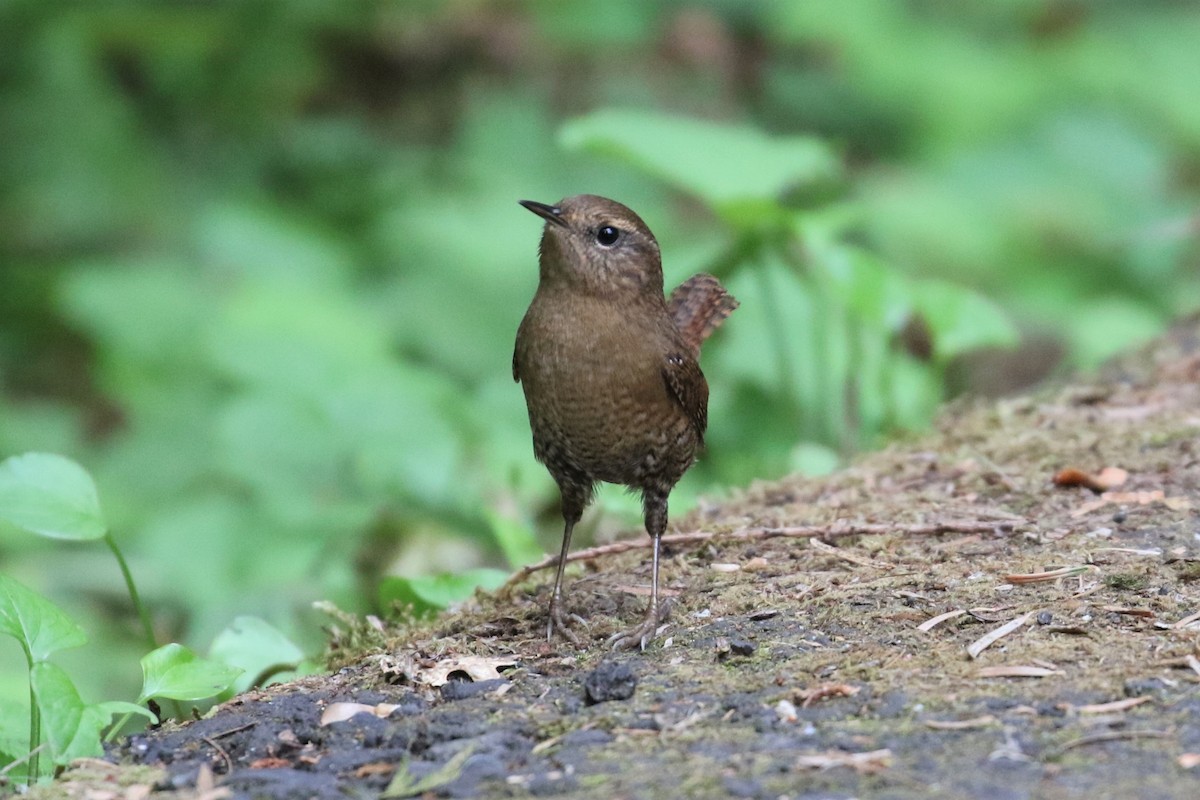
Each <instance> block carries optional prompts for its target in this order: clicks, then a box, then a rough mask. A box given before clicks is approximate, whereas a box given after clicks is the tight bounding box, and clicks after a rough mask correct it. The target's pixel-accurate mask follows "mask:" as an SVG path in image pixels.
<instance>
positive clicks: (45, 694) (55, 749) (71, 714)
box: [29, 661, 111, 764]
mask: <svg viewBox="0 0 1200 800" xmlns="http://www.w3.org/2000/svg"><path fill="white" fill-rule="evenodd" d="M29 681H30V684H31V685H32V687H33V696H34V699H35V700H36V702H37V705H38V709H39V710H40V711H41V715H42V734H43V735H44V736H45V737H46V741H47V742H48V743H49V745H50V753H51V755H52V757H53V759H54V763H55V764H68V763H70V762H71V761H74V760H75V759H77V758H87V757H95V756H99V755H100V754H101V753H102V752H104V751H103V748H101V746H100V731H101V729H103V728H104V726H105V725H107V724H108V721H109V719H110V718H111V715H110V714H108V713H106V712H105V711H104V710H103V709H102V708H100V707H98V706H89V705H87V704H86V703H84V702H83V700H82V699H81V698H80V697H79V691H78V690H77V689H76V688H75V684H74V683H73V682H72V681H71V678H70V677H69V676H68V675H67V673H66V672H64V671H63V670H62V668H61V667H59V666H57V665H55V664H51V663H50V662H48V661H42V662H39V663H37V664H35V665H34V667H33V669H32V670H31V671H30V674H29Z"/></svg>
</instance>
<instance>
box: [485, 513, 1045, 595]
mask: <svg viewBox="0 0 1200 800" xmlns="http://www.w3.org/2000/svg"><path fill="white" fill-rule="evenodd" d="M1026 522H1027V521H1026V520H1024V519H1016V520H998V521H993V522H978V521H970V522H952V521H947V522H932V523H928V524H910V525H883V524H877V523H849V522H834V523H831V524H829V525H797V526H792V527H784V528H765V527H757V528H739V529H738V530H734V531H727V532H720V531H690V532H688V533H669V534H667V535H666V536H663V537H662V544H664V545H668V546H670V545H677V544H697V543H702V542H712V541H732V542H747V541H758V540H765V539H840V538H844V537H847V536H886V535H888V534H898V535H900V536H939V535H941V534H943V533H993V532H996V531H1002V532H1011V531H1012V530H1013V529H1014V528H1016V526H1018V525H1021V524H1025V523H1026ZM650 545H651V540H650V539H649V538H642V539H629V540H626V541H620V542H613V543H612V544H605V545H600V546H598V547H589V548H587V549H586V550H579V551H577V552H574V553H570V554H569V555H568V556H567V562H568V563H569V562H571V561H590V560H592V559H594V558H602V557H604V556H612V555H617V554H618V553H625V552H628V551H630V550H645V549H648V548H649V547H650ZM557 565H558V556H556V555H549V556H546V557H545V558H543V559H542V560H541V561H538V562H535V563H533V564H530V565H529V566H526V567H522V568H521V569H519V570H517V571H516V572H515V573H514V574H513V576H512V577H511V578H509V579H508V582H507V583H505V584H504V586H503V587H501V589H500V591H501V592H502V593H504V592H508V591H511V589H512V587H514V586H516V585H517V584H519V583H521V582H522V581H524V580H525V579H526V578H528V577H529V576H530V575H532V574H533V573H535V572H538V571H539V570H543V569H549V568H550V567H553V566H557Z"/></svg>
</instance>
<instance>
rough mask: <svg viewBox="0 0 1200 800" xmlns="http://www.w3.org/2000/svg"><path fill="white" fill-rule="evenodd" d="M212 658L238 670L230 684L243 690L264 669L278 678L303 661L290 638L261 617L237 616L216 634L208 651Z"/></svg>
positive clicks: (235, 689)
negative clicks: (235, 678) (239, 671)
mask: <svg viewBox="0 0 1200 800" xmlns="http://www.w3.org/2000/svg"><path fill="white" fill-rule="evenodd" d="M208 654H209V657H210V658H212V659H213V660H214V661H218V662H220V663H222V664H227V665H229V666H231V667H235V668H237V669H240V670H241V671H242V673H241V675H239V676H238V678H237V680H236V681H235V682H234V683H233V686H232V687H231V688H232V689H233V690H234V691H235V692H239V691H245V690H246V689H248V688H250V687H251V686H252V685H253V682H254V681H255V680H257V679H259V678H260V677H261V676H262V675H263V674H264V673H265V672H266V671H268V670H270V671H271V672H272V675H271V677H272V678H274V679H275V680H279V676H280V675H282V674H290V673H292V672H293V671H294V670H295V669H296V667H297V666H299V664H300V662H301V661H303V660H304V653H303V652H302V651H301V650H300V648H299V647H297V646H296V644H295V643H294V642H292V640H291V639H289V638H288V637H286V636H284V635H283V633H282V632H281V631H280V630H279V629H278V628H276V627H275V626H273V625H271V623H269V622H267V621H266V620H264V619H260V618H259V617H251V616H241V617H238V618H236V619H235V620H234V621H233V622H231V623H229V627H227V628H225V630H223V631H221V632H220V633H219V634H217V637H216V638H215V639H213V643H212V647H210V648H209V651H208Z"/></svg>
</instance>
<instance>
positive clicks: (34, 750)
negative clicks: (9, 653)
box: [21, 640, 42, 786]
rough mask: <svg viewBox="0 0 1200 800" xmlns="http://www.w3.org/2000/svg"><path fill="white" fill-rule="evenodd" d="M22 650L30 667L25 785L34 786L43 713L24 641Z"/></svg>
mask: <svg viewBox="0 0 1200 800" xmlns="http://www.w3.org/2000/svg"><path fill="white" fill-rule="evenodd" d="M21 649H22V650H24V651H25V663H26V665H28V667H29V771H28V773H26V780H25V784H26V785H27V786H33V784H34V781H36V780H37V779H38V773H39V772H40V771H41V770H40V768H41V763H40V762H41V755H42V712H41V709H39V708H38V704H37V695H36V694H34V691H33V653H32V652H31V651H30V649H29V645H28V644H26V643H25V641H24V640H21Z"/></svg>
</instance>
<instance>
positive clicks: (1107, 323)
mask: <svg viewBox="0 0 1200 800" xmlns="http://www.w3.org/2000/svg"><path fill="white" fill-rule="evenodd" d="M1064 318H1065V320H1066V322H1067V326H1068V327H1067V331H1068V334H1069V335H1070V337H1071V342H1072V344H1073V345H1074V347H1075V350H1076V352H1077V353H1078V354H1079V359H1080V361H1081V362H1082V363H1083V364H1084V365H1085V366H1087V367H1097V366H1099V365H1100V364H1101V362H1103V361H1104V360H1105V359H1108V358H1111V357H1112V356H1113V355H1115V354H1117V353H1120V352H1124V351H1128V350H1130V349H1132V348H1135V347H1138V346H1140V345H1142V344H1144V343H1145V342H1147V341H1149V340H1150V339H1152V338H1153V337H1154V336H1156V335H1157V334H1158V333H1159V331H1160V330H1161V328H1162V321H1161V319H1160V318H1159V316H1158V314H1156V313H1154V311H1152V310H1151V309H1148V308H1146V306H1145V305H1144V304H1142V303H1139V302H1137V301H1136V300H1130V299H1128V298H1122V297H1102V298H1097V299H1095V300H1092V301H1090V302H1085V303H1079V304H1078V306H1077V307H1076V308H1073V309H1070V310H1069V311H1068V312H1066V313H1065V314H1064Z"/></svg>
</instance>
